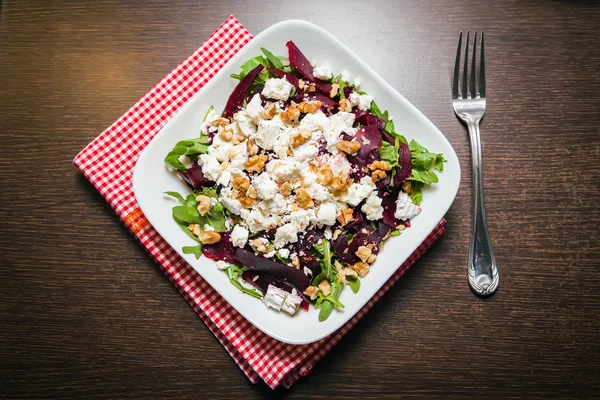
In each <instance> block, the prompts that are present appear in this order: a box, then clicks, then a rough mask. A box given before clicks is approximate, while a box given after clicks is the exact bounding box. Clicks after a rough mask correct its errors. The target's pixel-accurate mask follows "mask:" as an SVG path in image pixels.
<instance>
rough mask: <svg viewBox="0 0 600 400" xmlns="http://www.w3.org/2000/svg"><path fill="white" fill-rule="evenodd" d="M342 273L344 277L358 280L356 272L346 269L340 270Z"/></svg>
mask: <svg viewBox="0 0 600 400" xmlns="http://www.w3.org/2000/svg"><path fill="white" fill-rule="evenodd" d="M342 272H343V273H344V275H346V276H349V277H350V278H354V279H356V278H358V272H356V271H355V270H353V269H352V268H350V267H346V268H344V269H343V270H342Z"/></svg>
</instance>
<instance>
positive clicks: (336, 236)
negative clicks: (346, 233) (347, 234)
mask: <svg viewBox="0 0 600 400" xmlns="http://www.w3.org/2000/svg"><path fill="white" fill-rule="evenodd" d="M341 234H342V231H341V230H340V229H336V230H335V231H334V232H333V240H335V239H337V238H338V237H339V236H340V235H341Z"/></svg>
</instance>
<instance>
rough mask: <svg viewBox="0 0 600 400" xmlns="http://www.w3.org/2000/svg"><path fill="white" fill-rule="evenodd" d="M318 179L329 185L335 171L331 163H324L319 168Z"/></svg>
mask: <svg viewBox="0 0 600 400" xmlns="http://www.w3.org/2000/svg"><path fill="white" fill-rule="evenodd" d="M317 179H318V180H319V183H321V184H323V185H329V184H330V183H331V181H332V180H333V172H332V171H331V167H330V166H329V164H323V165H321V166H320V167H319V169H318V170H317Z"/></svg>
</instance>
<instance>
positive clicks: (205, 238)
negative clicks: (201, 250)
mask: <svg viewBox="0 0 600 400" xmlns="http://www.w3.org/2000/svg"><path fill="white" fill-rule="evenodd" d="M198 239H200V242H202V244H214V243H217V242H218V241H219V240H221V235H219V233H218V232H215V231H200V234H199V235H198Z"/></svg>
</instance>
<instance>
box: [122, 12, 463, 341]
mask: <svg viewBox="0 0 600 400" xmlns="http://www.w3.org/2000/svg"><path fill="white" fill-rule="evenodd" d="M288 40H292V41H294V42H295V43H296V44H297V45H298V47H299V48H300V50H301V51H302V52H303V53H304V54H305V55H306V57H307V58H308V59H309V60H313V59H314V60H316V61H317V62H318V63H319V64H322V65H327V66H329V67H330V68H331V69H332V70H333V71H334V74H338V73H340V72H341V71H342V70H348V71H349V72H350V76H351V77H353V78H354V77H359V78H360V79H361V81H362V84H361V89H362V90H364V91H366V92H368V93H369V94H371V95H373V97H374V99H375V100H376V101H377V104H378V105H379V107H380V108H381V109H382V110H386V109H387V110H389V112H390V115H392V116H394V117H395V118H394V123H395V127H396V131H397V132H399V133H402V134H403V135H404V136H405V137H406V138H407V139H408V140H409V141H410V139H411V138H414V139H415V140H417V141H418V142H419V143H421V144H422V145H423V146H425V147H426V148H428V149H429V150H430V151H432V152H436V153H443V154H444V157H445V158H446V159H447V160H448V162H447V163H446V164H445V165H444V171H443V172H442V173H440V174H439V177H440V182H439V183H438V184H436V185H433V186H432V187H431V188H428V189H426V190H425V192H424V196H423V202H422V203H421V207H422V208H423V212H422V213H421V214H420V215H419V216H417V217H416V218H414V219H413V220H412V222H411V224H412V226H411V228H410V229H408V230H406V231H405V232H404V233H403V234H402V235H400V236H398V237H392V238H391V239H390V240H388V242H386V243H385V245H384V246H383V250H382V252H381V253H380V254H379V256H378V257H377V261H376V262H375V264H374V265H373V266H372V268H371V272H370V273H369V275H367V276H366V277H365V278H364V279H362V281H361V288H360V291H359V292H358V293H357V294H354V293H352V291H351V290H349V289H348V288H347V289H346V290H344V291H343V292H342V295H341V297H340V301H341V302H342V303H343V304H344V305H345V308H344V309H343V310H336V311H334V312H333V313H332V314H331V316H330V317H329V319H327V320H326V321H324V322H319V320H318V314H319V312H318V311H317V310H315V309H314V308H312V307H311V309H310V311H309V312H305V311H302V310H300V311H299V312H298V313H297V314H296V315H295V316H293V317H292V316H289V315H287V314H286V313H283V312H277V311H274V310H272V309H268V308H266V307H265V306H264V305H263V304H262V303H261V302H260V301H259V300H256V299H254V298H252V297H250V296H248V295H245V294H243V293H242V292H240V291H239V290H238V289H237V288H235V287H234V286H233V285H231V284H230V283H229V280H228V279H227V276H226V275H225V274H224V273H223V272H222V271H220V270H218V269H217V268H216V266H215V263H214V261H212V260H209V259H207V258H205V257H204V256H202V257H201V258H200V259H199V260H196V258H195V257H194V256H193V255H190V254H183V252H182V250H181V248H182V247H183V246H189V245H193V243H192V241H191V240H190V238H189V237H188V236H186V235H185V233H183V232H182V231H181V230H180V229H179V227H178V226H177V225H176V224H175V222H174V221H173V219H172V218H171V209H172V207H173V206H174V205H176V203H174V202H173V200H172V199H171V198H168V197H167V196H165V195H164V194H163V192H165V191H168V190H173V191H178V192H180V193H189V192H190V190H189V189H188V187H187V186H186V185H185V183H184V182H183V181H182V180H180V179H179V178H178V177H177V174H176V173H174V172H171V171H169V170H168V169H167V167H166V166H165V164H164V162H163V159H164V158H165V155H166V154H167V153H168V152H169V151H170V150H171V149H172V148H173V146H174V145H175V143H177V142H178V141H180V140H183V139H188V138H191V137H196V136H198V135H199V132H200V125H201V123H202V118H203V116H204V114H205V112H206V110H207V109H208V107H210V106H211V105H214V106H215V108H216V110H217V111H221V110H222V109H223V107H224V106H225V103H226V102H227V98H228V97H229V94H230V93H231V91H232V90H233V88H234V87H235V85H236V83H237V81H235V80H234V79H232V78H230V76H229V75H230V74H231V73H237V72H238V71H239V67H240V65H241V64H243V63H244V62H245V61H246V60H247V59H248V58H250V57H254V56H257V55H259V54H261V51H260V47H265V48H267V49H269V50H270V51H271V52H273V53H274V54H276V55H287V48H286V46H285V43H286V42H287V41H288ZM459 182H460V165H459V163H458V158H457V157H456V153H455V152H454V150H453V149H452V146H451V145H450V143H449V142H448V140H446V138H445V137H444V135H443V134H442V133H441V132H440V131H439V130H438V129H437V128H436V127H435V126H434V125H433V123H431V121H429V120H428V119H427V117H425V116H424V115H423V114H422V113H421V112H420V111H419V110H417V109H416V108H415V107H414V106H413V105H412V104H410V103H409V102H408V101H407V100H406V99H405V98H404V97H402V96H401V95H400V94H399V93H398V92H397V91H396V90H394V88H392V87H391V86H390V85H389V84H387V83H386V82H385V81H384V80H383V79H382V78H381V77H380V76H379V75H377V73H376V72H375V71H373V70H372V69H371V68H369V66H367V64H365V63H364V62H363V61H362V60H360V59H359V58H358V57H357V56H356V55H355V54H354V53H353V52H352V51H350V49H348V48H347V47H346V46H345V45H344V44H342V43H341V42H340V41H339V40H337V39H336V38H335V37H333V36H332V35H331V34H330V33H328V32H327V31H325V30H323V29H322V28H320V27H318V26H316V25H313V24H311V23H308V22H304V21H284V22H280V23H278V24H276V25H273V26H271V27H270V28H268V29H266V30H265V31H264V32H262V33H261V34H259V35H258V36H256V37H255V38H254V39H252V40H251V41H250V42H249V43H248V44H247V45H246V46H245V47H244V48H242V49H241V50H240V51H239V52H238V53H237V54H236V55H235V56H234V57H233V58H232V59H231V60H230V61H229V62H228V63H227V64H226V65H225V66H224V67H223V68H222V69H221V70H220V71H219V72H218V73H217V74H216V75H215V76H214V77H213V78H212V79H211V80H210V81H209V82H208V83H207V84H206V85H205V86H204V87H203V88H202V89H201V90H200V91H199V92H198V93H197V94H196V95H195V96H194V97H193V98H192V99H190V101H189V102H188V103H187V104H185V105H184V106H183V107H182V108H181V110H180V111H179V112H178V113H177V114H176V115H175V116H174V117H173V118H172V119H171V120H170V121H169V122H168V123H167V124H166V125H165V127H164V128H163V129H162V130H161V131H160V132H159V133H158V134H157V135H156V137H155V138H154V139H153V140H152V142H151V143H150V144H149V145H148V147H147V148H146V149H145V150H144V151H143V153H142V155H141V156H140V158H139V160H138V162H137V165H136V167H135V170H134V174H133V189H134V192H135V197H136V199H137V201H138V203H139V205H140V207H141V209H142V211H143V212H144V215H145V216H146V217H147V218H148V220H149V221H150V223H151V224H152V226H154V228H155V229H156V230H157V231H158V232H159V233H160V235H161V236H162V237H163V238H164V239H165V240H166V241H167V242H168V243H169V244H170V245H171V246H172V247H173V248H174V249H175V250H176V251H177V252H178V253H179V254H180V255H181V257H183V258H184V259H185V260H186V261H187V262H188V263H189V264H190V265H191V266H192V267H193V268H194V269H195V270H196V271H198V273H199V274H200V275H202V277H203V278H204V279H205V280H206V281H207V282H208V283H209V284H210V285H211V286H212V287H213V288H215V289H216V290H217V292H219V294H221V296H223V297H224V298H225V300H227V301H228V302H229V304H231V305H232V306H233V307H234V308H235V309H236V310H237V311H239V312H240V313H241V314H242V315H243V316H244V317H246V318H247V319H248V320H249V321H250V322H252V323H253V324H254V325H256V326H257V327H258V328H259V329H260V330H261V331H263V332H265V333H266V334H268V335H270V336H272V337H274V338H275V339H278V340H281V341H282V342H286V343H292V344H306V343H312V342H315V341H317V340H319V339H322V338H324V337H325V336H327V335H329V334H331V333H332V332H334V331H335V330H337V329H338V328H339V327H341V326H342V325H343V324H344V323H345V322H347V321H348V320H349V319H350V318H352V316H354V314H356V313H357V312H358V311H359V310H360V309H361V308H362V307H363V306H364V305H365V303H366V302H367V301H369V299H371V297H372V296H373V295H374V294H375V293H376V292H377V291H378V290H379V289H380V288H381V287H382V286H383V284H384V283H385V282H386V281H387V280H388V279H389V278H390V276H391V275H392V274H393V273H394V272H395V271H396V269H397V268H398V267H399V266H400V265H401V264H402V263H403V262H404V261H405V260H406V259H407V258H408V256H409V255H410V254H411V253H412V252H413V251H414V250H415V249H416V248H417V247H418V246H419V244H420V243H421V242H422V241H423V240H424V239H425V238H426V237H427V235H428V234H429V233H430V232H431V231H432V230H433V228H434V227H435V226H436V224H437V223H438V222H439V221H440V220H441V219H442V217H443V216H444V214H446V211H448V208H449V207H450V205H451V204H452V202H453V201H454V197H455V196H456V192H457V191H458V186H459Z"/></svg>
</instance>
